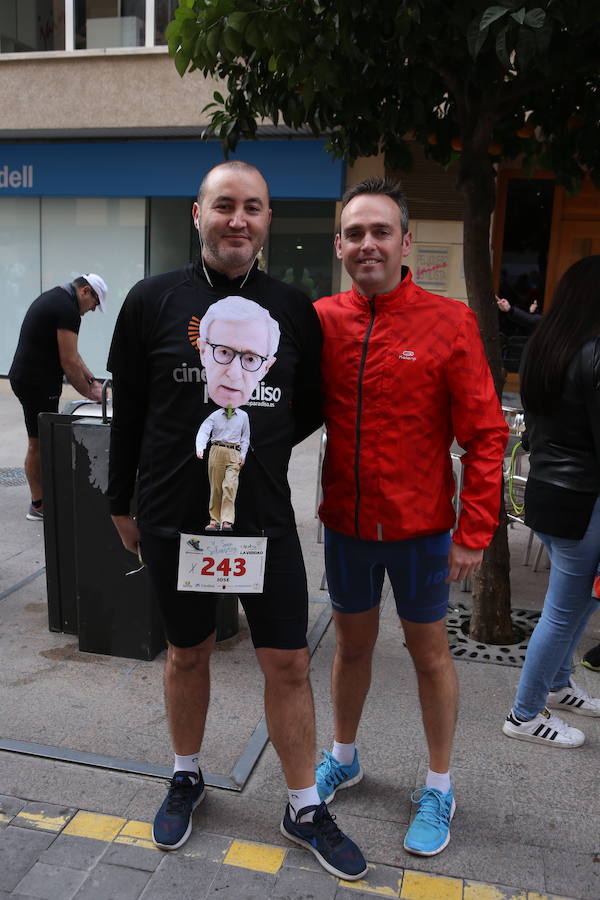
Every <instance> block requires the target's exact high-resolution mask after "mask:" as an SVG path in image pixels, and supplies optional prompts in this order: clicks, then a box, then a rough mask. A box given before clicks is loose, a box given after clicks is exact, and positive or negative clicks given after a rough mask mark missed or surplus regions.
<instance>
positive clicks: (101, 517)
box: [40, 383, 239, 660]
mask: <svg viewBox="0 0 600 900" xmlns="http://www.w3.org/2000/svg"><path fill="white" fill-rule="evenodd" d="M108 384H109V383H106V384H105V388H104V399H103V404H102V406H100V404H92V403H90V402H89V401H84V402H82V403H80V402H78V401H74V403H72V404H69V406H68V407H67V409H68V414H64V413H63V414H62V415H56V414H51V413H44V414H42V415H41V416H40V447H41V456H42V481H43V489H44V540H45V545H46V581H47V587H48V619H49V627H50V630H51V631H63V632H66V633H70V634H78V635H79V648H80V650H85V651H87V652H90V653H102V654H107V655H112V656H125V657H130V658H134V659H145V660H148V659H153V658H154V657H155V656H156V654H157V653H159V652H160V650H161V649H163V648H164V646H165V641H164V635H163V631H162V625H161V621H160V616H159V613H158V608H157V605H156V602H155V599H154V596H153V592H152V590H151V588H150V584H149V582H148V575H147V572H146V569H144V568H143V569H141V571H138V572H135V571H134V570H136V569H137V568H138V564H137V561H136V559H135V557H134V556H133V555H132V554H131V553H129V552H128V551H127V550H125V548H124V547H123V545H122V543H121V540H120V538H119V536H118V534H117V532H116V530H115V528H114V526H113V524H112V520H111V518H110V513H109V504H108V499H107V497H106V490H107V487H108V453H109V443H110V420H109V416H110V413H111V410H110V403H107V400H106V389H107V387H108ZM87 412H89V413H91V415H86V413H87ZM82 414H83V415H82ZM129 572H131V573H132V574H127V573H129ZM238 630H239V620H238V598H237V596H227V597H225V596H222V595H221V596H220V597H219V606H218V608H217V640H219V641H220V640H225V639H226V638H229V637H232V636H233V635H235V634H236V633H237V631H238Z"/></svg>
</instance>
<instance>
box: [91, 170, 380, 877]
mask: <svg viewBox="0 0 600 900" xmlns="http://www.w3.org/2000/svg"><path fill="white" fill-rule="evenodd" d="M193 218H194V223H195V226H196V228H197V230H198V232H199V235H200V242H201V249H202V253H201V258H200V260H199V261H198V262H197V263H196V264H193V265H188V266H186V267H185V268H183V269H180V270H178V271H175V272H169V273H167V274H165V275H158V276H155V277H152V278H147V279H144V280H143V281H141V282H139V283H138V284H136V285H135V286H134V287H133V288H132V290H131V291H130V293H129V295H128V297H127V298H126V300H125V303H124V305H123V307H122V309H121V312H120V314H119V318H118V321H117V324H116V328H115V333H114V336H113V341H112V346H111V350H110V357H109V361H108V369H109V370H110V371H111V372H112V376H113V419H112V430H111V447H110V463H109V489H108V496H109V500H110V509H111V514H112V518H113V522H114V524H115V526H116V528H117V530H118V532H119V534H120V536H121V539H122V541H123V544H124V546H125V547H126V548H127V549H128V550H130V551H131V552H132V553H135V552H138V551H141V555H142V558H143V560H144V562H145V563H146V565H147V567H148V572H149V575H150V579H151V582H152V584H153V587H154V589H155V592H156V595H157V599H158V603H159V607H160V610H161V614H162V618H163V622H164V627H165V633H166V637H167V642H168V650H167V659H166V665H165V698H166V706H167V714H168V718H169V724H170V728H171V735H172V741H173V747H174V751H175V765H174V774H173V779H172V781H171V785H170V788H169V791H168V794H167V797H166V798H165V800H164V802H163V804H162V806H161V807H160V809H159V811H158V813H157V815H156V818H155V821H154V827H153V839H154V842H155V844H156V845H157V846H159V847H161V848H163V849H167V850H171V849H175V848H177V847H180V846H181V845H182V844H183V843H184V842H185V841H186V840H187V838H188V837H189V834H190V832H191V815H192V811H193V809H194V807H195V806H196V805H197V804H198V803H199V802H200V801H201V800H202V798H203V796H204V782H203V779H202V773H201V772H200V769H199V763H198V757H199V753H200V747H201V743H202V738H203V733H204V726H205V720H206V712H207V708H208V702H209V662H210V656H211V653H212V650H213V648H214V644H215V625H216V616H215V609H216V603H217V600H218V596H219V595H218V594H214V593H213V594H209V593H203V594H197V593H193V592H185V591H178V590H177V567H178V558H179V535H180V534H181V533H184V534H185V533H187V534H189V533H192V534H201V533H202V532H203V531H204V527H205V524H206V520H205V516H206V509H207V507H208V501H209V494H208V491H209V483H208V477H207V472H206V459H203V460H199V459H197V457H196V453H195V438H196V432H197V430H198V427H199V425H200V423H201V422H203V421H204V420H205V419H206V417H207V416H208V415H209V414H210V413H211V412H212V411H213V410H215V409H216V408H217V405H216V404H215V403H214V401H212V400H211V398H210V397H209V395H208V391H207V388H206V385H205V383H204V381H203V377H205V375H204V371H203V369H202V363H201V359H200V355H199V352H198V349H197V341H198V337H199V335H200V322H201V320H202V317H203V316H204V315H205V313H206V311H207V310H208V308H209V307H210V306H211V304H213V303H214V302H215V301H217V300H219V299H221V298H224V297H227V296H236V297H240V296H241V297H245V298H247V299H250V300H253V301H255V302H256V303H258V304H260V305H261V306H263V307H264V308H265V309H266V310H267V311H268V312H269V314H270V315H271V316H272V317H273V318H274V319H275V321H276V322H277V324H278V325H279V329H280V333H281V338H280V343H279V347H278V351H277V359H276V360H275V361H274V362H273V365H272V366H271V367H270V368H269V370H268V371H267V372H265V374H264V377H263V378H262V380H261V382H260V383H259V384H258V385H257V386H256V388H255V389H254V391H253V393H252V394H251V397H250V400H249V402H248V404H247V406H246V409H247V412H248V414H249V417H250V432H251V444H250V447H249V449H248V453H247V455H246V459H245V464H244V472H243V478H241V479H240V484H239V489H238V493H237V500H236V520H235V527H234V530H233V536H235V535H240V536H244V537H252V536H256V537H266V538H267V551H266V566H265V577H264V585H263V591H262V593H259V594H249V593H245V594H243V595H241V599H242V603H243V606H244V609H245V612H246V616H247V619H248V625H249V628H250V632H251V636H252V640H253V643H254V646H255V649H256V655H257V658H258V661H259V664H260V666H261V669H262V672H263V675H264V678H265V708H266V716H267V723H268V727H269V735H270V737H271V740H272V742H273V745H274V746H275V749H276V750H277V753H278V754H279V757H280V759H281V763H282V767H283V771H284V775H285V779H286V782H287V785H288V792H289V803H288V806H287V808H286V811H285V814H284V819H283V821H282V823H281V828H282V831H283V833H284V834H285V835H286V836H287V837H289V838H290V839H291V840H293V841H296V842H298V843H300V844H302V845H303V846H307V847H308V849H310V850H311V851H312V852H313V853H315V855H316V856H317V858H318V859H319V861H320V862H321V863H322V864H323V865H324V867H325V868H326V869H327V870H328V871H329V872H331V873H333V874H336V875H338V876H340V877H342V878H346V879H348V878H350V879H358V878H360V877H362V876H363V875H364V873H365V872H366V863H365V861H364V857H363V856H362V853H361V852H360V850H359V849H358V848H357V847H356V845H355V844H354V843H353V842H352V841H350V839H349V838H347V837H346V836H345V835H343V834H342V832H341V831H340V830H339V829H338V828H337V826H336V825H335V823H334V821H333V819H332V818H331V816H330V815H329V813H328V812H327V807H326V806H325V804H322V803H320V800H319V796H318V793H317V790H316V786H315V774H314V766H315V723H314V709H313V699H312V692H311V687H310V681H309V674H308V673H309V661H310V660H309V653H308V648H307V643H306V628H307V610H308V598H307V584H306V574H305V571H304V563H303V560H302V554H301V551H300V544H299V541H298V536H297V532H296V525H295V520H294V512H293V509H292V504H291V498H290V488H289V484H288V480H287V468H288V463H289V459H290V454H291V450H292V447H293V445H294V444H295V443H297V442H298V441H300V440H302V439H303V438H304V437H306V436H307V435H309V434H311V433H312V432H313V431H314V430H315V429H316V428H317V427H318V426H319V425H320V423H321V421H322V416H321V408H320V391H319V358H320V348H321V332H320V326H319V322H318V318H317V315H316V313H315V311H314V309H313V306H312V304H311V303H310V301H309V300H308V298H307V297H306V296H305V295H303V294H302V293H301V292H299V291H298V290H296V289H294V288H292V287H289V286H287V285H284V284H282V283H281V282H278V281H275V280H274V279H272V278H270V277H269V276H268V275H265V274H264V273H263V272H261V271H260V270H259V269H258V266H257V262H256V260H257V256H258V254H259V252H260V249H261V247H262V244H263V242H264V240H265V238H266V235H267V231H268V227H269V222H270V220H271V210H270V209H269V195H268V188H267V185H266V182H265V180H264V178H263V177H262V175H261V174H260V172H259V171H258V170H257V169H256V168H255V167H254V166H250V165H248V164H247V163H243V162H241V161H235V162H227V163H222V164H221V165H219V166H216V167H215V168H214V169H212V170H211V171H210V172H209V173H208V174H207V176H206V177H205V178H204V181H203V182H202V185H201V187H200V191H199V194H198V202H197V203H195V204H194V206H193ZM232 349H233V350H234V351H235V352H237V353H238V354H243V353H244V352H245V351H246V350H248V348H247V347H243V346H237V345H236V346H235V347H233V348H232ZM136 473H137V478H138V500H137V517H136V519H134V518H133V517H132V516H131V514H130V505H131V499H132V496H133V492H134V486H135V481H136ZM228 539H229V538H228Z"/></svg>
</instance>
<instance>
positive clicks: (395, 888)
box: [341, 863, 403, 897]
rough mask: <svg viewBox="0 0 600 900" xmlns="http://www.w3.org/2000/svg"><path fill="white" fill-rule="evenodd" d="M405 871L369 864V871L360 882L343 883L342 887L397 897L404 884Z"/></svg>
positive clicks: (393, 867)
mask: <svg viewBox="0 0 600 900" xmlns="http://www.w3.org/2000/svg"><path fill="white" fill-rule="evenodd" d="M402 877H403V870H402V869H398V868H396V867H395V866H384V865H380V864H379V863H378V864H377V865H374V864H373V863H369V871H368V872H367V874H366V875H365V877H364V878H363V879H361V880H360V881H354V882H352V883H348V882H345V881H343V880H342V881H341V885H342V887H350V888H352V889H353V890H365V891H370V892H371V893H376V894H380V895H382V896H386V897H397V896H398V894H399V892H400V885H401V884H402Z"/></svg>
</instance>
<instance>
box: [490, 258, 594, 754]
mask: <svg viewBox="0 0 600 900" xmlns="http://www.w3.org/2000/svg"><path fill="white" fill-rule="evenodd" d="M599 284H600V256H588V257H585V258H584V259H580V260H579V261H578V262H576V263H574V264H573V265H572V266H571V267H570V268H569V269H567V271H566V272H565V273H564V275H563V276H562V278H561V279H560V281H559V283H558V286H557V288H556V292H555V294H554V298H553V301H552V305H551V307H550V311H549V312H548V313H547V314H546V315H545V316H544V318H543V320H542V321H541V323H540V324H539V325H538V326H537V328H536V330H535V332H534V334H533V336H532V338H531V340H530V342H529V347H528V350H527V352H526V355H525V358H524V360H523V363H522V366H521V396H522V400H523V408H524V410H525V426H526V429H527V442H528V445H529V451H530V466H529V476H528V479H527V484H526V487H525V524H526V525H528V526H529V527H530V528H532V529H533V530H534V531H535V533H536V534H537V535H538V537H539V538H540V539H541V540H542V541H543V543H544V546H545V547H546V550H547V551H548V556H549V558H550V578H549V581H548V590H547V592H546V596H545V598H544V606H543V609H542V614H541V616H540V619H539V622H538V623H537V625H536V626H535V629H534V631H533V634H532V635H531V638H530V639H529V645H528V647H527V655H526V656H525V663H524V665H523V669H522V672H521V677H520V679H519V685H518V688H517V693H516V697H515V700H514V703H513V707H512V709H511V711H510V713H509V714H508V716H507V717H506V719H505V721H504V724H503V726H502V731H503V732H504V734H505V735H506V736H507V737H510V738H516V739H517V740H522V741H529V742H532V743H537V744H545V745H546V746H548V747H561V748H574V747H580V746H581V744H583V742H584V740H585V735H584V733H583V732H582V731H580V730H579V728H574V727H572V726H571V725H569V724H567V723H566V722H565V721H563V719H562V718H560V717H559V716H558V715H557V714H556V712H555V711H556V710H560V711H564V712H565V713H576V714H577V715H580V716H593V717H600V698H595V697H591V696H590V695H589V694H588V692H587V691H586V690H585V689H584V688H583V687H580V686H579V685H578V684H576V682H575V681H574V680H573V677H572V674H571V673H572V667H573V654H574V653H575V650H576V648H577V646H578V644H579V642H580V640H581V637H582V635H583V633H584V631H585V628H586V626H587V623H588V622H589V620H590V618H591V616H592V615H593V613H594V612H595V610H596V609H597V608H598V601H597V600H596V598H595V597H594V595H593V593H592V588H593V584H594V579H595V576H596V572H597V570H598V565H599V563H600V288H599V287H598V285H599Z"/></svg>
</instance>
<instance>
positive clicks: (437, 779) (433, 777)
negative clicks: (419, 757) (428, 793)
mask: <svg viewBox="0 0 600 900" xmlns="http://www.w3.org/2000/svg"><path fill="white" fill-rule="evenodd" d="M425 784H426V785H427V787H430V788H437V789H438V791H441V792H442V794H447V793H448V791H449V790H450V772H443V773H441V772H432V771H431V769H427V778H426V779H425Z"/></svg>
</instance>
